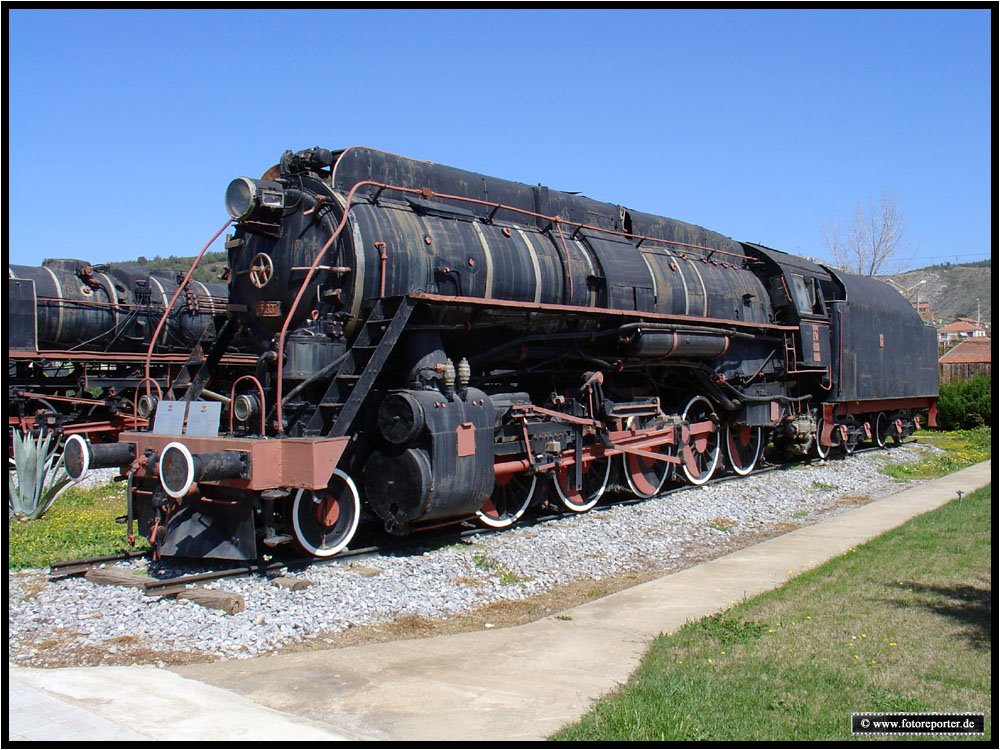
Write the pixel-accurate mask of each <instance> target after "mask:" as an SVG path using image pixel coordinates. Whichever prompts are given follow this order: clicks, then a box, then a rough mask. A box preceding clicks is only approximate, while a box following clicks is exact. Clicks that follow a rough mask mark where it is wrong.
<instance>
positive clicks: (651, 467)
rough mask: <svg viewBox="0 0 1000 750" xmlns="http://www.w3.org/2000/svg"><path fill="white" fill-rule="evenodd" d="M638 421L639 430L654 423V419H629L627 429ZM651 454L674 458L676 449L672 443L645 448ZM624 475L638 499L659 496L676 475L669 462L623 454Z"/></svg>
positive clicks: (633, 454)
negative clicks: (665, 485) (668, 481)
mask: <svg viewBox="0 0 1000 750" xmlns="http://www.w3.org/2000/svg"><path fill="white" fill-rule="evenodd" d="M636 420H638V424H636V427H637V428H638V429H644V428H646V427H649V426H650V425H651V424H653V422H654V418H652V417H644V418H637V417H632V418H629V420H628V422H626V427H631V426H632V425H633V424H634V423H635V422H636ZM644 450H645V451H647V452H649V453H659V454H661V455H663V456H673V455H675V453H676V448H675V446H674V445H673V444H672V443H665V444H663V445H657V446H653V447H652V448H645V449H644ZM622 473H623V474H624V475H625V482H626V484H628V488H629V489H630V490H631V491H632V494H633V495H635V496H636V497H641V498H650V497H654V496H655V495H657V494H659V492H660V490H661V489H663V485H664V484H666V483H667V480H668V479H670V477H671V476H672V475H673V473H674V465H673V464H672V463H670V462H668V461H660V460H659V459H656V458H651V457H649V456H640V455H638V454H635V453H623V454H622Z"/></svg>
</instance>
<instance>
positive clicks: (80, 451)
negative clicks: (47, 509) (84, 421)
mask: <svg viewBox="0 0 1000 750" xmlns="http://www.w3.org/2000/svg"><path fill="white" fill-rule="evenodd" d="M134 460H135V444H134V443H99V444H98V445H93V444H91V443H89V442H88V441H87V440H86V439H85V438H84V437H83V436H82V435H70V436H69V438H68V439H67V440H66V445H65V447H64V448H63V465H64V466H65V467H66V473H67V474H69V477H70V479H72V480H73V481H79V480H80V479H82V478H83V476H84V474H86V473H87V472H88V471H90V470H91V469H107V468H110V467H113V466H125V465H126V464H130V463H132V461H134Z"/></svg>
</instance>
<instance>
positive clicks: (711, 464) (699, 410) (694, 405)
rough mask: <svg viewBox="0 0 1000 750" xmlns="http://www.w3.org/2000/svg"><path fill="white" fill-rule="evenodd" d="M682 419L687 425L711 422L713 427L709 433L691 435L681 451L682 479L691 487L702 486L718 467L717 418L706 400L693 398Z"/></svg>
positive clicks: (698, 397) (713, 409)
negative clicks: (691, 485)
mask: <svg viewBox="0 0 1000 750" xmlns="http://www.w3.org/2000/svg"><path fill="white" fill-rule="evenodd" d="M683 419H684V421H685V422H687V423H688V424H689V425H696V424H700V423H704V422H712V423H713V424H714V426H715V429H713V430H712V431H711V432H700V433H698V434H694V433H692V434H691V436H690V439H689V440H688V442H687V445H685V446H683V447H682V449H681V450H682V456H681V457H682V459H683V460H682V461H681V470H682V471H683V473H684V477H685V478H686V479H687V480H688V482H690V483H691V484H693V485H696V486H697V485H702V484H705V483H706V482H707V481H708V480H709V479H711V478H712V475H713V474H715V469H716V467H717V466H718V465H719V416H718V415H717V414H716V413H715V408H714V407H713V406H712V403H711V402H710V401H709V400H708V399H707V398H705V397H704V396H695V397H694V398H693V399H691V400H690V401H688V404H687V406H685V407H684V414H683Z"/></svg>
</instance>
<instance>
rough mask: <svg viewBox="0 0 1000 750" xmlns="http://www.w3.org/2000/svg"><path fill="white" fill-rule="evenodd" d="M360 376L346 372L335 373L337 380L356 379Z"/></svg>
mask: <svg viewBox="0 0 1000 750" xmlns="http://www.w3.org/2000/svg"><path fill="white" fill-rule="evenodd" d="M360 377H361V376H360V375H351V374H350V373H346V372H345V373H340V374H338V375H337V379H338V380H357V379H358V378H360Z"/></svg>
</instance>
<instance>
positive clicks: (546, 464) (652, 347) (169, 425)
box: [66, 148, 937, 559]
mask: <svg viewBox="0 0 1000 750" xmlns="http://www.w3.org/2000/svg"><path fill="white" fill-rule="evenodd" d="M226 206H227V209H228V211H229V213H230V215H231V216H232V217H233V219H234V221H235V222H236V229H235V232H234V233H233V234H232V235H231V236H230V237H229V238H228V240H227V242H226V247H227V249H228V253H229V265H230V269H231V270H230V280H229V307H228V309H229V314H230V315H231V316H232V320H233V321H236V323H235V324H234V325H238V326H240V327H243V328H245V329H246V330H248V331H249V332H250V334H251V336H252V337H253V338H254V339H255V340H256V341H257V342H258V343H259V349H258V350H259V358H258V360H257V365H256V370H255V372H254V375H253V376H252V377H251V376H246V377H244V378H241V379H240V382H235V383H233V384H232V400H231V403H230V404H229V405H228V407H226V409H225V414H223V413H222V409H221V408H209V407H210V404H208V403H206V402H205V401H204V400H203V399H202V395H203V394H204V392H205V390H204V389H205V388H206V387H207V386H208V385H211V384H212V383H213V377H215V375H214V370H213V364H212V363H213V357H212V356H209V357H208V358H207V360H206V363H205V365H204V366H203V367H202V368H201V369H200V370H199V371H198V372H197V373H196V374H195V375H194V376H193V377H192V380H191V385H190V387H189V388H188V389H187V391H186V392H185V394H184V395H183V397H182V399H181V400H180V401H177V402H165V401H164V402H161V403H160V404H159V405H158V408H157V413H156V417H155V419H154V421H153V423H152V427H151V429H150V430H148V431H135V432H129V433H124V434H122V436H121V439H120V442H119V443H118V444H117V445H115V446H91V445H89V444H87V442H86V441H84V440H82V439H76V440H75V441H74V442H73V443H71V444H70V445H68V446H67V450H66V461H67V465H68V466H70V467H71V469H72V472H73V473H75V474H81V473H82V472H83V471H85V470H86V468H87V467H88V466H96V465H100V466H120V467H121V468H122V471H123V472H124V473H125V474H126V475H127V476H128V478H129V482H128V486H129V493H128V503H129V517H130V518H135V519H136V520H137V521H138V523H139V524H140V528H141V530H142V532H143V533H144V534H145V535H146V536H148V537H149V538H150V540H151V541H152V543H153V544H154V546H155V548H156V549H157V550H158V551H159V553H161V554H163V555H176V556H185V557H209V558H229V559H253V558H256V557H258V556H260V555H262V554H265V553H273V552H275V551H276V550H280V549H288V548H296V547H297V548H300V549H302V550H305V551H306V552H308V553H311V554H313V555H317V556H330V555H333V554H335V553H337V552H338V551H340V550H342V549H343V548H344V547H345V546H346V545H347V544H348V543H349V542H350V540H351V538H352V536H353V535H354V533H355V530H356V529H357V526H358V521H359V518H360V517H361V515H362V513H363V511H367V512H370V513H371V514H374V515H375V516H377V517H378V518H379V519H381V521H382V522H383V523H384V525H385V527H386V528H387V529H388V530H389V531H391V532H394V533H400V534H402V533H407V532H409V531H412V530H416V529H420V528H426V527H430V526H435V525H441V524H445V523H452V522H455V521H460V520H465V519H476V520H478V522H480V523H482V524H485V525H487V526H491V527H496V528H502V527H505V526H509V525H511V524H513V523H515V522H516V521H517V520H518V519H519V518H520V517H521V516H522V515H523V514H524V512H525V510H526V509H527V508H528V507H529V506H530V505H531V504H532V503H535V502H541V501H542V500H545V501H546V502H550V503H553V504H557V505H559V506H561V507H562V508H564V509H566V510H568V511H574V512H583V511H586V510H589V509H590V508H592V507H593V506H594V505H595V504H596V503H597V502H598V501H599V500H600V499H601V497H602V495H604V493H605V492H606V491H607V490H608V489H609V487H611V486H612V485H613V484H618V485H620V486H621V487H623V488H627V490H628V491H629V492H631V493H633V494H634V495H636V496H640V497H651V496H653V495H655V494H657V493H658V492H659V491H660V490H661V488H662V487H663V486H664V484H665V483H666V482H667V481H668V480H669V479H670V478H671V477H672V476H674V475H675V473H676V475H677V476H678V477H679V478H681V479H682V480H683V481H687V482H689V483H691V484H696V485H697V484H703V483H705V482H707V481H708V480H709V479H710V478H711V477H712V476H713V475H714V474H715V473H716V471H718V470H719V469H720V467H722V466H723V465H725V466H726V467H728V469H729V470H731V471H733V472H735V473H737V474H740V475H744V474H748V473H750V472H751V471H752V470H753V469H754V467H755V466H756V464H757V462H758V460H759V458H760V456H761V453H762V449H763V447H764V445H765V443H766V442H768V440H770V441H771V442H772V443H773V444H774V446H775V448H776V449H777V450H779V451H783V452H785V453H787V454H789V455H791V454H801V453H805V452H812V453H814V454H816V455H819V456H821V457H825V456H826V455H828V454H829V452H830V451H831V450H833V449H835V448H836V449H838V450H844V451H848V452H850V451H852V450H854V448H855V446H857V445H858V443H859V442H861V441H866V440H870V441H873V442H875V443H877V444H880V445H882V444H884V443H885V441H886V440H887V439H893V438H894V439H896V440H899V439H901V438H902V437H903V436H904V435H906V434H908V433H909V432H911V431H912V430H913V429H914V428H915V427H916V426H918V425H919V417H916V416H913V415H914V414H915V413H917V412H920V411H922V410H928V411H929V418H930V422H931V424H933V421H934V414H935V398H936V396H937V368H936V345H935V335H934V332H933V331H932V330H930V329H928V328H926V327H924V325H923V324H922V323H921V321H920V319H919V318H918V316H917V314H916V312H915V311H914V310H913V309H912V308H911V307H910V305H909V304H908V303H907V302H906V301H905V300H903V299H902V297H900V295H899V294H898V293H897V292H895V291H893V290H892V289H891V288H890V287H889V286H887V285H885V284H883V283H880V282H878V281H875V280H873V279H870V278H861V277H858V276H853V275H850V274H846V273H843V272H841V271H839V270H836V269H833V268H828V267H825V266H822V265H819V264H817V263H814V262H812V261H810V260H806V259H804V258H799V257H794V256H791V255H787V254H785V253H782V252H779V251H777V250H772V249H770V248H767V247H764V246H761V245H753V244H747V243H738V242H734V241H733V240H731V239H729V238H727V237H724V236H722V235H720V234H717V233H715V232H711V231H709V230H706V229H703V228H701V227H698V226H693V225H691V224H686V223H683V222H680V221H675V220H672V219H666V218H663V217H660V216H654V215H651V214H645V213H640V212H637V211H632V210H629V209H627V208H625V207H623V206H618V205H613V204H608V203H601V202H598V201H595V200H591V199H589V198H586V197H584V196H580V195H574V194H569V193H563V192H557V191H554V190H550V189H548V188H545V187H542V186H529V185H525V184H520V183H515V182H509V181H505V180H499V179H495V178H492V177H486V176H483V175H480V174H474V173H471V172H466V171H462V170H458V169H453V168H450V167H444V166H440V165H437V164H433V163H431V162H424V161H415V160H413V159H408V158H403V157H400V156H396V155H393V154H388V153H384V152H381V151H376V150H373V149H369V148H349V149H345V150H342V151H328V150H325V149H322V148H314V149H309V150H306V151H301V152H297V153H293V152H290V151H289V152H286V153H285V154H284V155H283V156H282V158H281V161H280V164H278V165H276V166H274V167H272V168H271V169H269V170H267V172H265V174H264V175H263V176H262V178H261V179H251V178H245V177H243V178H239V179H237V180H234V181H233V182H232V183H231V184H230V186H229V188H228V190H227V192H226ZM220 343H225V342H224V341H222V342H220ZM286 545H287V546H286Z"/></svg>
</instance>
